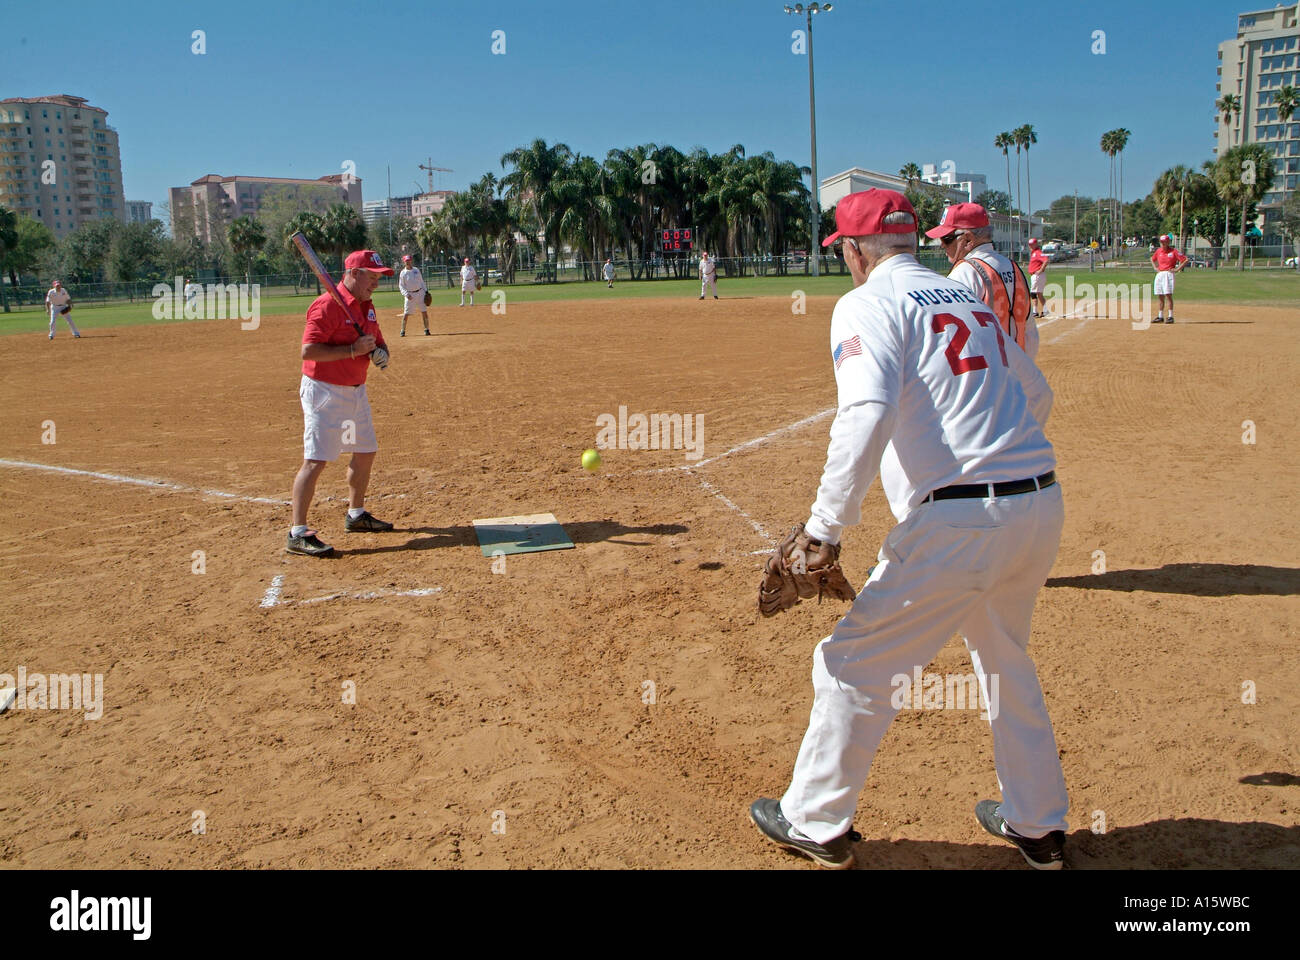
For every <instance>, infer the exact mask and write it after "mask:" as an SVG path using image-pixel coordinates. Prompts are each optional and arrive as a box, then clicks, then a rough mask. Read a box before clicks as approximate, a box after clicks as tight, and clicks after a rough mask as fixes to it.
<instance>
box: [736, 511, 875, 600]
mask: <svg viewBox="0 0 1300 960" xmlns="http://www.w3.org/2000/svg"><path fill="white" fill-rule="evenodd" d="M822 594H827V595H828V596H831V597H834V598H835V599H837V600H854V599H856V598H857V596H858V594H857V591H856V590H854V589H853V586H852V584H850V583H849V581H848V580H847V579H846V578H845V576H844V571H843V570H842V569H841V568H840V548H839V546H837V545H835V544H830V543H823V542H822V541H820V540H814V539H812V538H811V537H810V536H808V534H806V533H804V529H803V524H802V523H796V524H795V525H794V526H793V527H791V528H790V532H789V533H788V534H786V537H785V539H784V540H782V541H781V543H780V544H779V545H778V546H777V548H776V549H775V550H774V551H773V552H772V555H771V556H770V557H768V558H767V564H766V565H765V566H764V567H763V581H762V583H760V584H759V585H758V611H759V613H761V614H762V615H763V616H765V617H770V616H773V615H774V614H777V613H780V612H781V611H782V610H789V609H790V608H791V607H793V606H794V605H795V604H796V603H798V602H799V601H800V600H807V599H808V598H810V597H816V598H817V602H818V603H820V602H821V598H822Z"/></svg>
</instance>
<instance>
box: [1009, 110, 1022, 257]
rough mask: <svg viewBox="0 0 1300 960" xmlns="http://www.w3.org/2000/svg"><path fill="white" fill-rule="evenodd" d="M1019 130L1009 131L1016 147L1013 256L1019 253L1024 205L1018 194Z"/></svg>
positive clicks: (1020, 142) (1020, 144)
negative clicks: (1014, 243)
mask: <svg viewBox="0 0 1300 960" xmlns="http://www.w3.org/2000/svg"><path fill="white" fill-rule="evenodd" d="M1020 137H1021V130H1020V128H1019V127H1017V128H1016V129H1014V130H1012V131H1011V143H1012V145H1014V146H1015V148H1016V209H1017V210H1019V211H1020V214H1019V216H1017V217H1016V251H1015V253H1013V254H1012V256H1013V257H1015V256H1019V255H1020V250H1019V248H1020V234H1021V232H1022V229H1023V227H1024V215H1025V205H1024V203H1023V201H1022V200H1021V196H1020V147H1021V146H1022V141H1021V139H1020Z"/></svg>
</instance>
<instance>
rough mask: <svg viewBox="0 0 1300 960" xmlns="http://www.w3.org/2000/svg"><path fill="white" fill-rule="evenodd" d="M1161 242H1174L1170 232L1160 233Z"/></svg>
mask: <svg viewBox="0 0 1300 960" xmlns="http://www.w3.org/2000/svg"><path fill="white" fill-rule="evenodd" d="M1160 242H1161V243H1165V242H1169V243H1173V240H1172V239H1171V238H1170V236H1169V234H1167V233H1162V234H1161V235H1160Z"/></svg>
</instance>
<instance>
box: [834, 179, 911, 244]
mask: <svg viewBox="0 0 1300 960" xmlns="http://www.w3.org/2000/svg"><path fill="white" fill-rule="evenodd" d="M891 213H905V214H907V215H908V217H909V218H910V221H908V222H904V223H885V217H887V216H888V215H889V214H891ZM878 233H916V211H915V210H913V209H912V204H911V203H910V202H909V201H908V199H907V197H905V196H903V195H902V194H901V193H899V192H898V191H897V190H881V189H879V188H875V187H873V188H872V189H870V190H863V191H862V192H861V193H850V194H849V195H848V196H847V197H845V198H844V199H843V200H841V201H840V202H839V204H838V205H837V206H836V207H835V232H834V233H832V234H831V235H830V236H829V237H827V238H826V239H825V240H823V241H822V246H823V247H829V246H830V245H831V244H832V243H834V242H835V241H836V240H838V239H839V238H840V237H870V236H874V235H875V234H878Z"/></svg>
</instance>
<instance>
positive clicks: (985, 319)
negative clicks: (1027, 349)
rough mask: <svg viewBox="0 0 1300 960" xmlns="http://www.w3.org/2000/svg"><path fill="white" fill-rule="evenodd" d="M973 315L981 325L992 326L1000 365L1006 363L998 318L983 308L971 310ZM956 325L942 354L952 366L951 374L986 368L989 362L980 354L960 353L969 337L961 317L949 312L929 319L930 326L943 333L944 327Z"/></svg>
mask: <svg viewBox="0 0 1300 960" xmlns="http://www.w3.org/2000/svg"><path fill="white" fill-rule="evenodd" d="M972 314H973V316H974V317H975V319H976V320H978V321H979V324H980V326H981V327H992V328H993V332H994V333H996V334H997V335H998V353H1000V354H1001V355H1002V366H1004V367H1005V366H1006V365H1007V345H1006V341H1005V340H1003V338H1002V324H1000V323H998V318H997V317H995V316H994V315H993V314H991V313H988V312H987V311H984V310H975V311H972ZM950 326H951V327H956V328H957V332H956V333H954V334H953V336H952V340H951V341H949V343H948V348H947V349H946V350H944V352H943V354H944V356H945V357H947V358H948V366H950V367H952V375H953V376H954V377H959V376H961V375H962V374H963V373H970V372H971V371H972V370H987V369H988V365H989V362H988V361H987V360H985V359H984V357H983V356H981V355H980V354H973V355H971V356H969V357H963V356H962V355H961V352H962V350H964V349H965V348H966V341H967V340H969V339H970V327H968V326H966V321H965V320H963V319H962V318H961V317H958V316H954V315H953V314H951V313H936V314H935V315H934V319H933V320H932V321H930V327H931V329H933V330H934V332H935V333H943V331H944V329H945V328H946V327H950Z"/></svg>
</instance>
